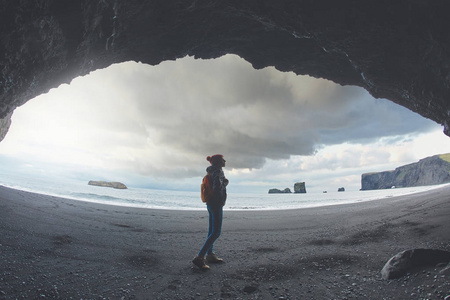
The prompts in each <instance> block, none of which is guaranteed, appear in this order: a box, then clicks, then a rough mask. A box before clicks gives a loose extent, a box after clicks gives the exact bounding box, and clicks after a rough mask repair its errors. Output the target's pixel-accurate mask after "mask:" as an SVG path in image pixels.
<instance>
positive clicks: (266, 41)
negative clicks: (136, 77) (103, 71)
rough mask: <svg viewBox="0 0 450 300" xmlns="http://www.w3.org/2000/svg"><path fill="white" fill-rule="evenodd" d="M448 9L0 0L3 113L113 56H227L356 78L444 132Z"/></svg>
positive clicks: (448, 106) (449, 79)
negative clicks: (440, 126) (430, 120)
mask: <svg viewBox="0 0 450 300" xmlns="http://www.w3.org/2000/svg"><path fill="white" fill-rule="evenodd" d="M449 8H450V3H449V2H448V1H445V0H434V1H427V0H398V1H390V0H384V1H383V0H376V1H374V0H373V1H355V0H353V1H334V0H308V1H306V0H290V1H288V0H286V1H284V0H271V1H267V0H266V1H264V0H248V1H242V0H228V1H217V0H208V1H207V0H183V1H174V0H127V1H119V0H83V1H82V0H39V1H17V0H0V23H1V27H0V54H1V55H0V67H1V74H0V89H1V94H0V119H2V118H3V119H5V118H6V119H7V118H8V117H7V115H8V113H10V112H11V111H13V110H14V109H15V108H16V107H17V106H19V105H21V104H23V103H25V102H26V101H28V100H29V99H31V98H33V97H35V96H37V95H39V94H42V93H45V92H47V91H48V90H49V89H50V88H53V87H57V86H59V85H60V84H61V83H68V82H70V81H71V79H73V78H75V77H77V76H80V75H85V74H87V73H89V72H90V71H92V70H96V69H99V68H105V67H107V66H109V65H111V64H113V63H119V62H124V61H130V60H134V61H141V62H144V63H148V64H151V65H155V64H158V63H160V62H161V61H164V60H174V59H176V58H181V57H184V56H186V55H192V56H195V57H197V58H216V57H220V56H222V55H224V54H226V53H233V54H237V55H239V56H241V57H243V58H244V59H246V60H247V61H249V62H250V63H252V64H253V66H254V67H255V68H263V67H266V66H275V67H276V68H277V69H279V70H281V71H293V72H295V73H297V74H308V75H311V76H314V77H322V78H327V79H330V80H332V81H334V82H336V83H339V84H342V85H357V86H361V87H363V88H365V89H367V90H368V91H369V92H370V93H371V94H372V95H373V96H375V97H377V98H387V99H390V100H392V101H394V102H396V103H398V104H400V105H403V106H405V107H407V108H409V109H411V110H413V111H415V112H418V113H420V114H421V115H422V116H424V117H427V118H430V119H432V120H434V121H436V122H438V123H440V124H443V125H445V129H444V131H445V133H446V134H447V135H449V134H450V128H449V124H450V122H449V121H450V116H449V114H450V113H449V112H450V101H449V85H450V52H449V51H450V35H448V33H447V30H448V28H450V18H448V11H449ZM7 123H8V122H7V121H4V122H3V123H2V124H7ZM3 131H5V127H3ZM1 138H2V137H1V136H0V139H1Z"/></svg>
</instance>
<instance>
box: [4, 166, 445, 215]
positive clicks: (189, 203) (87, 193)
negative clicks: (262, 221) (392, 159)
mask: <svg viewBox="0 0 450 300" xmlns="http://www.w3.org/2000/svg"><path fill="white" fill-rule="evenodd" d="M0 185H3V186H6V187H10V188H14V189H18V190H24V191H29V192H34V193H39V194H44V195H50V196H58V197H64V198H69V199H74V200H79V201H88V202H95V203H102V204H109V205H118V206H129V207H141V208H152V209H170V210H203V209H205V204H203V203H202V202H201V199H200V184H199V191H196V192H192V191H167V190H154V189H143V188H133V187H129V188H128V189H126V190H118V189H113V188H106V187H98V186H90V185H88V184H87V181H86V182H84V181H76V180H63V179H58V180H57V181H55V180H49V179H45V178H33V177H29V176H24V175H11V174H6V173H2V172H0ZM441 186H443V185H436V186H422V187H411V188H395V189H387V190H374V191H345V192H337V191H335V192H328V193H306V194H267V193H260V194H259V193H252V194H238V193H229V194H228V200H227V204H226V206H225V208H224V209H225V210H279V209H295V208H308V207H318V206H327V205H339V204H349V203H357V202H363V201H372V200H377V199H385V198H389V197H395V196H401V195H406V194H412V193H418V192H423V191H428V190H431V189H435V188H438V187H441Z"/></svg>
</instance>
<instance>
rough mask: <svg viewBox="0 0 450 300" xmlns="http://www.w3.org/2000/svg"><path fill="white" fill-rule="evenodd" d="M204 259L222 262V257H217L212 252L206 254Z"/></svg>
mask: <svg viewBox="0 0 450 300" xmlns="http://www.w3.org/2000/svg"><path fill="white" fill-rule="evenodd" d="M206 260H207V261H208V262H209V263H212V264H217V263H223V259H221V258H218V257H217V256H216V255H215V254H214V253H211V254H207V255H206Z"/></svg>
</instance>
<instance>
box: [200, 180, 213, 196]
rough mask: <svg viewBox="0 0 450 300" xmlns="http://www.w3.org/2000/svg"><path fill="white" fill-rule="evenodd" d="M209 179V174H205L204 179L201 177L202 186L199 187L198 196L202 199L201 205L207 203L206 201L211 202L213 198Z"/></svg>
mask: <svg viewBox="0 0 450 300" xmlns="http://www.w3.org/2000/svg"><path fill="white" fill-rule="evenodd" d="M210 179H211V176H210V175H209V174H206V175H205V177H203V180H202V184H201V185H200V195H201V197H202V202H203V203H208V201H209V200H211V198H212V196H213V190H212V186H211V182H210Z"/></svg>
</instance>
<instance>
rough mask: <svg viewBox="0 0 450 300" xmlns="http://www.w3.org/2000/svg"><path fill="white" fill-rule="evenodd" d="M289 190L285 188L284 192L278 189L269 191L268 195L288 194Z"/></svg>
mask: <svg viewBox="0 0 450 300" xmlns="http://www.w3.org/2000/svg"><path fill="white" fill-rule="evenodd" d="M290 193H292V192H291V189H290V188H285V189H284V190H279V189H270V190H269V194H290Z"/></svg>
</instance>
